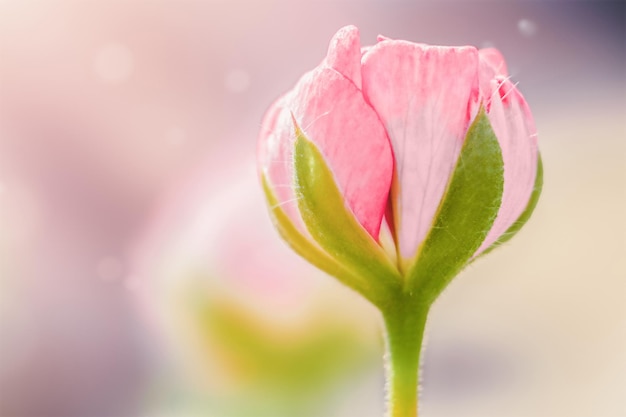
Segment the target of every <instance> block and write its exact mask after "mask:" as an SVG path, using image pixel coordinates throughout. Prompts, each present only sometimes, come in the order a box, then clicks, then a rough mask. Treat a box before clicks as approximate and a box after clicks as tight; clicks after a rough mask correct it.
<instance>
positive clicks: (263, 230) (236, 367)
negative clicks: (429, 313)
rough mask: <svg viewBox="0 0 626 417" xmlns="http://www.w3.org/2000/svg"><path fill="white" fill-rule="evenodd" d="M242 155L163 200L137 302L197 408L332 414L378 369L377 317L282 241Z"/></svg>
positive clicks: (215, 159) (223, 153)
mask: <svg viewBox="0 0 626 417" xmlns="http://www.w3.org/2000/svg"><path fill="white" fill-rule="evenodd" d="M236 151H237V150H236V149H233V147H232V146H227V147H226V149H221V150H218V151H216V152H215V153H214V154H213V155H212V156H211V157H210V158H209V159H208V160H207V161H206V163H204V164H202V168H201V171H200V172H197V173H196V174H194V175H191V178H189V180H187V181H186V183H185V184H182V185H179V186H177V187H175V189H174V191H173V192H172V193H171V194H170V195H168V196H167V197H166V198H164V200H163V202H162V204H161V205H160V208H159V209H158V210H157V212H156V214H155V216H154V217H153V221H152V222H150V227H149V228H148V230H147V231H146V234H145V236H144V238H143V239H142V240H141V243H140V244H139V246H138V247H137V249H136V253H137V265H138V267H137V269H136V270H135V271H134V273H133V274H132V280H133V281H132V282H133V285H134V286H135V288H136V289H137V291H136V293H137V296H138V301H139V302H140V303H141V304H142V306H143V308H144V310H145V312H146V313H147V317H148V318H149V320H151V321H152V325H153V326H154V328H155V330H156V331H157V333H159V334H160V335H161V337H162V338H163V340H164V341H165V342H166V345H167V346H170V347H171V348H172V351H174V352H179V353H180V354H181V355H180V357H179V358H180V359H181V361H180V363H181V364H182V365H183V366H184V368H185V369H187V370H188V372H190V374H192V375H195V376H194V377H193V378H192V379H193V380H195V381H196V382H197V383H198V385H197V386H196V388H195V389H190V392H194V391H195V390H197V392H196V393H195V395H197V396H198V398H203V400H196V401H197V402H198V403H200V404H201V405H198V408H199V410H203V409H206V410H213V412H218V415H221V414H219V412H223V413H225V414H224V415H230V413H239V414H237V415H245V416H250V417H252V416H265V415H267V416H285V417H287V416H293V415H298V416H305V415H306V416H308V415H311V416H323V415H328V413H329V410H332V409H333V407H332V404H333V403H339V404H341V402H342V401H339V398H338V397H337V393H336V392H334V391H336V390H337V389H338V388H340V387H343V388H341V392H350V390H354V386H357V387H358V386H359V385H361V383H359V382H358V381H357V380H356V379H355V376H358V375H361V377H362V376H363V375H364V374H366V373H367V371H368V369H369V366H370V365H371V364H372V363H376V362H377V361H376V360H374V359H375V358H377V356H378V355H376V353H378V351H379V346H378V345H379V343H378V337H377V336H376V330H377V323H378V320H377V314H376V312H375V311H374V310H373V309H371V308H369V306H367V305H366V304H365V303H363V302H362V301H361V300H360V299H358V297H356V296H355V295H353V294H352V293H350V292H349V291H347V290H346V289H344V288H341V286H340V285H339V284H337V283H335V282H334V281H333V280H332V279H330V278H329V277H327V276H324V274H323V273H321V272H319V271H317V270H316V269H315V268H313V267H312V266H310V265H309V264H308V263H307V262H306V261H304V260H303V259H300V258H299V257H298V256H297V255H295V254H293V253H292V252H291V251H290V250H289V248H287V247H286V245H284V243H283V242H281V241H280V240H278V239H276V238H275V236H274V231H273V230H272V226H271V222H270V220H269V218H268V216H267V214H266V213H265V211H264V210H262V209H260V210H259V207H262V204H263V197H262V193H261V190H260V189H259V186H258V184H257V178H256V175H255V170H254V165H253V163H252V161H251V160H244V161H233V160H229V159H228V156H229V155H232V152H236ZM191 398H193V397H192V396H191V395H189V398H188V399H187V402H188V404H187V405H188V406H189V404H193V403H194V401H192V400H191ZM377 406H378V404H377V401H376V399H372V407H371V408H372V409H373V410H377V409H378V407H377ZM329 407H330V408H329ZM188 408H189V407H188ZM335 408H336V405H335ZM191 409H192V410H193V408H191ZM216 410H217V411H216ZM374 415H376V414H374Z"/></svg>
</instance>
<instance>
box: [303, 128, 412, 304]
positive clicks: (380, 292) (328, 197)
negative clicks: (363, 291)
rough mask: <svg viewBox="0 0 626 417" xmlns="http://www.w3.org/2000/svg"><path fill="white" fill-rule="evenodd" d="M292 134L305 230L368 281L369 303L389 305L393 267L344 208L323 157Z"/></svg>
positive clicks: (395, 275) (395, 283) (396, 279)
mask: <svg viewBox="0 0 626 417" xmlns="http://www.w3.org/2000/svg"><path fill="white" fill-rule="evenodd" d="M294 124H295V122H294ZM295 129H296V141H295V153H294V174H295V189H296V194H297V197H298V207H299V209H300V214H301V215H302V219H303V220H304V223H305V224H306V226H307V229H308V230H309V232H310V233H311V236H313V238H314V239H315V240H316V241H317V243H319V245H320V246H321V247H322V248H323V249H324V250H325V251H326V252H327V253H328V254H329V255H330V256H331V257H332V258H333V259H335V260H337V261H338V262H339V263H340V264H341V265H343V266H344V267H345V268H346V269H348V270H350V271H352V272H353V273H354V274H355V275H357V276H359V277H363V278H364V279H366V280H367V282H368V283H369V289H370V290H371V291H372V292H375V293H376V294H377V295H376V296H375V294H374V293H371V294H369V296H368V298H369V299H372V298H374V296H375V297H376V298H377V299H379V300H380V301H382V302H383V303H386V302H389V301H392V298H393V294H394V293H395V291H396V290H397V289H398V288H400V285H401V281H402V278H401V277H400V274H399V272H398V270H397V268H396V266H395V264H394V263H393V262H392V261H391V259H390V258H389V256H388V255H387V253H386V252H385V250H384V249H383V248H382V247H381V246H380V245H379V244H378V242H377V241H375V240H374V239H373V238H372V237H371V236H370V235H369V233H368V232H367V231H366V230H365V229H364V228H363V226H361V224H360V223H359V222H358V221H357V220H356V218H355V217H354V214H353V213H352V212H351V211H350V210H349V209H348V208H347V207H346V205H345V203H344V198H343V195H342V194H341V192H340V191H339V189H338V187H337V184H336V182H335V179H334V176H333V173H332V172H331V171H330V169H329V167H328V165H327V164H326V162H325V160H324V157H323V155H322V154H321V152H320V151H319V150H318V148H317V147H316V146H315V145H314V144H313V143H312V142H311V141H310V140H308V139H307V137H306V136H305V135H304V133H303V132H302V131H301V130H300V128H299V127H298V126H297V125H295ZM376 304H377V305H378V306H379V307H380V306H381V304H380V303H376Z"/></svg>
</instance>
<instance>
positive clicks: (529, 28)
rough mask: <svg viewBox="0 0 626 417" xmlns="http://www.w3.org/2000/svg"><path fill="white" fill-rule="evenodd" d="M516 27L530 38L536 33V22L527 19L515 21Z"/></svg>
mask: <svg viewBox="0 0 626 417" xmlns="http://www.w3.org/2000/svg"><path fill="white" fill-rule="evenodd" d="M517 29H518V30H519V31H520V33H521V34H522V35H524V36H526V37H527V38H530V37H531V36H533V35H535V34H536V33H537V24H536V23H535V22H533V21H532V20H529V19H521V20H520V21H519V22H517Z"/></svg>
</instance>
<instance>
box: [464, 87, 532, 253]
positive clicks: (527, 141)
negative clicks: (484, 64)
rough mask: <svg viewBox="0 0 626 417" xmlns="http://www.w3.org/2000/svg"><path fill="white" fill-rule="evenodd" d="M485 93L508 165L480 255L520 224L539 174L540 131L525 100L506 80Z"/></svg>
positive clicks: (493, 124) (490, 117)
mask: <svg viewBox="0 0 626 417" xmlns="http://www.w3.org/2000/svg"><path fill="white" fill-rule="evenodd" d="M490 86H491V89H490V90H488V91H485V92H483V94H485V96H486V98H485V100H489V101H488V103H489V106H488V116H489V121H490V122H491V125H492V128H493V130H494V133H495V134H496V136H497V138H498V143H499V144H500V148H501V149H502V159H503V161H504V191H503V193H502V203H501V205H500V209H499V211H498V215H497V217H496V220H495V222H494V224H493V226H492V227H491V230H490V231H489V233H488V234H487V237H486V238H485V240H484V241H483V243H482V244H481V246H480V248H479V249H478V250H477V251H476V254H475V256H476V255H478V254H480V253H481V252H482V251H484V250H485V249H487V248H488V247H489V246H491V245H492V244H493V243H494V242H495V241H496V240H497V239H498V237H500V236H501V235H502V234H503V233H504V232H506V230H507V229H508V228H509V227H510V226H511V225H512V224H513V223H514V222H515V221H516V220H517V218H518V217H519V216H520V215H521V214H522V213H523V212H524V209H525V208H526V206H527V205H528V201H529V200H530V196H531V194H532V192H533V187H534V184H535V177H536V173H537V157H538V154H537V153H538V150H537V131H536V128H535V123H534V121H533V118H532V115H531V114H530V110H529V108H528V105H527V103H526V101H525V100H524V97H523V96H522V95H521V94H520V93H519V91H518V90H517V88H515V85H514V84H513V83H511V81H509V80H508V79H506V78H504V77H503V76H497V77H496V79H494V80H492V81H491V82H490Z"/></svg>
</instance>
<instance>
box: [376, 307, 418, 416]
mask: <svg viewBox="0 0 626 417" xmlns="http://www.w3.org/2000/svg"><path fill="white" fill-rule="evenodd" d="M398 301H399V302H398V303H397V304H395V305H394V306H393V308H388V309H386V310H387V311H384V312H383V317H384V320H385V329H386V333H387V334H386V336H387V338H386V339H387V361H388V364H387V389H388V394H387V395H388V400H387V401H388V404H387V410H388V411H387V413H388V414H387V416H388V417H417V403H418V385H419V366H420V352H421V348H422V339H423V336H424V328H425V326H426V317H427V316H428V310H429V308H430V305H420V304H419V302H416V300H413V299H411V297H408V296H407V297H404V298H403V299H401V300H398Z"/></svg>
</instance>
